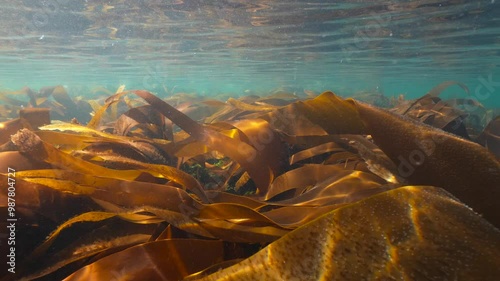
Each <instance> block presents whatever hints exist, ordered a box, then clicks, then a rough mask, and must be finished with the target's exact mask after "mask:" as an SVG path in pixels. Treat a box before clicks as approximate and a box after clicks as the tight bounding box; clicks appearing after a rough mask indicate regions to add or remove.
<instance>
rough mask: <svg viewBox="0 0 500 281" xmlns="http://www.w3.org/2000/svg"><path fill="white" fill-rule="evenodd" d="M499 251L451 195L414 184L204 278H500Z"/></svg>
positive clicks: (486, 227)
mask: <svg viewBox="0 0 500 281" xmlns="http://www.w3.org/2000/svg"><path fill="white" fill-rule="evenodd" d="M471 226H474V227H471ZM499 251H500V234H499V232H498V230H497V229H495V228H494V227H493V226H491V225H490V224H489V223H487V222H486V221H485V220H483V219H482V218H481V217H480V216H478V215H477V214H475V213H474V212H472V211H471V210H470V209H469V208H467V207H466V206H464V205H463V204H460V203H459V202H457V201H455V200H454V199H452V198H451V197H450V196H449V194H448V193H447V192H444V191H443V190H441V189H439V188H434V187H423V186H422V187H415V186H407V187H402V188H398V189H395V190H392V191H388V192H384V193H382V194H379V195H376V196H373V197H370V198H368V199H365V200H363V201H360V202H358V203H355V204H351V205H348V206H345V207H342V208H339V209H337V210H334V211H332V212H330V213H328V214H326V215H324V216H322V217H320V218H318V219H317V220H314V221H312V222H310V223H309V224H306V225H304V226H302V227H301V228H299V229H297V230H295V231H293V232H291V233H289V234H287V235H285V236H284V237H282V238H281V239H279V240H277V241H275V242H274V243H272V244H270V245H269V246H267V247H266V248H264V249H262V250H261V251H259V252H258V253H257V254H255V255H253V256H252V257H250V258H248V259H246V260H244V261H242V262H240V263H238V264H236V265H234V266H231V267H228V268H226V269H223V270H221V271H218V272H216V273H213V274H211V275H209V276H207V277H205V278H201V279H199V280H201V281H209V280H238V281H242V280H301V281H307V280H311V281H312V280H337V279H338V280H367V279H374V280H375V279H376V280H389V279H396V280H398V279H412V280H426V279H429V280H430V279H432V280H447V279H450V278H455V279H458V280H482V279H484V280H496V279H499V278H500V267H499V266H498V265H499V264H500V258H499V256H498V252H499Z"/></svg>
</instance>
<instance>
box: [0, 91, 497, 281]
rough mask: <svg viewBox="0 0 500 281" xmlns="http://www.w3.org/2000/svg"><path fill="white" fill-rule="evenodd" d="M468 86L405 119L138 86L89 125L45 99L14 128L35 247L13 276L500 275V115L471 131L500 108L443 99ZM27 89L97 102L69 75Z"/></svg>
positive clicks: (4, 148) (0, 174) (351, 107)
mask: <svg viewBox="0 0 500 281" xmlns="http://www.w3.org/2000/svg"><path fill="white" fill-rule="evenodd" d="M457 83H458V82H452V81H450V82H445V83H443V84H441V85H439V86H438V87H436V88H435V89H433V90H431V91H430V92H429V93H428V95H426V96H425V97H424V98H422V99H419V100H418V101H416V102H413V104H412V105H409V104H407V105H406V107H404V110H406V111H407V113H406V114H405V116H403V115H402V114H395V113H391V112H390V110H385V109H381V108H377V107H374V106H370V105H368V104H366V103H363V102H359V101H356V100H353V99H342V98H340V97H338V96H336V95H335V94H333V93H332V92H324V93H323V94H321V95H316V94H314V93H312V92H308V95H309V99H303V100H302V99H300V98H299V96H297V95H295V94H293V93H290V92H286V91H284V90H282V89H281V90H278V91H276V92H275V93H274V94H273V96H269V97H262V96H261V95H260V94H259V93H257V92H255V93H254V94H252V95H247V96H242V97H239V98H229V100H228V101H227V102H223V101H222V100H221V101H218V100H210V99H206V98H204V97H202V96H199V95H195V94H191V93H177V94H173V93H172V95H171V96H170V97H169V98H166V99H164V100H162V99H160V98H159V97H157V96H155V95H154V94H152V93H150V92H147V91H142V90H136V91H123V88H122V89H119V90H118V91H117V93H115V94H114V95H111V96H110V97H109V98H108V99H107V100H106V101H104V99H98V100H91V101H89V102H88V103H87V104H90V105H92V106H93V110H94V111H95V114H94V119H93V120H92V121H91V123H90V125H88V126H84V125H80V124H78V122H77V121H72V122H71V123H64V122H52V123H51V124H48V125H45V124H46V123H49V122H50V119H48V110H44V111H43V110H42V111H39V108H35V109H36V110H32V111H30V110H31V109H29V108H27V111H26V112H22V113H21V116H20V118H18V119H15V120H12V121H7V122H4V123H0V133H1V134H0V138H2V137H3V139H1V140H2V142H3V143H2V145H1V146H0V167H3V168H2V169H1V170H2V171H0V182H1V184H0V185H1V186H2V188H0V198H3V199H4V200H0V210H1V211H2V212H4V213H7V212H8V210H9V205H8V204H7V202H8V201H7V197H9V196H11V195H12V194H11V195H9V194H10V193H9V192H12V191H11V190H12V187H11V185H12V183H11V182H12V174H9V173H8V170H9V168H10V169H15V170H16V172H15V177H16V178H15V189H16V190H15V196H16V209H15V210H16V214H17V215H18V217H19V218H22V220H18V221H17V224H16V238H17V241H23V243H22V245H21V243H19V244H20V245H16V246H18V247H16V258H18V260H16V264H17V265H18V268H16V269H18V273H16V274H15V275H6V276H4V277H0V280H2V281H3V280H32V279H42V280H62V279H64V278H66V280H83V279H96V280H111V279H141V280H182V279H184V278H187V280H196V279H199V278H202V280H221V278H222V279H224V280H226V279H227V280H256V279H259V280H290V279H293V278H296V279H300V280H318V279H328V280H329V279H335V278H337V279H348V277H350V276H353V278H354V279H356V280H357V279H387V278H396V279H397V278H403V279H404V278H407V279H432V278H440V279H447V278H449V277H450V276H457V277H459V278H462V279H478V278H479V279H481V278H483V277H484V276H486V274H488V277H491V276H493V277H494V278H496V277H497V275H500V274H499V273H498V266H497V264H498V263H499V260H498V256H500V255H499V254H498V253H499V251H500V245H499V243H498V241H500V239H499V236H498V231H497V230H496V228H494V227H498V226H499V225H500V217H499V216H498V214H499V213H500V210H499V209H498V207H497V206H498V204H496V203H497V202H498V200H499V198H500V194H499V192H500V191H499V188H498V182H500V164H499V162H498V159H497V158H495V156H493V155H492V154H491V152H494V153H495V151H497V150H498V149H496V143H498V142H497V141H496V140H497V139H498V135H499V134H498V129H497V127H498V126H497V125H498V124H499V122H498V120H499V119H498V117H497V118H496V119H494V120H493V121H491V123H490V124H489V125H488V126H487V128H486V129H485V130H484V131H483V133H482V134H481V135H480V136H479V137H478V138H477V141H478V142H479V143H480V144H481V145H483V146H484V147H483V146H480V145H478V144H475V143H473V142H471V141H468V140H466V139H464V138H460V137H457V136H456V134H458V135H461V133H460V132H461V131H460V130H459V129H463V128H465V129H467V133H468V132H471V130H470V128H471V126H472V127H473V128H474V130H476V131H477V132H479V131H481V130H479V131H478V129H479V128H482V126H484V125H485V124H486V123H487V120H490V119H492V113H491V112H492V111H488V110H486V109H484V107H482V105H481V104H480V103H478V102H470V101H467V100H466V99H463V100H450V101H444V100H442V99H441V98H439V93H440V92H441V91H443V90H444V89H445V88H446V87H449V86H451V85H454V84H457ZM458 85H459V86H461V87H463V88H464V85H463V84H459V83H458ZM169 90H170V89H169ZM170 92H171V90H170ZM127 94H134V95H135V96H137V97H134V95H127ZM247 94H250V92H249V93H247ZM257 94H258V95H257ZM19 95H25V96H28V99H30V102H31V101H32V102H33V103H34V104H35V105H38V106H42V105H44V104H50V105H51V106H50V107H49V108H52V109H54V108H55V109H57V110H60V111H61V113H62V114H66V112H65V110H66V109H68V108H71V107H75V106H76V107H78V106H79V105H78V101H79V100H78V99H71V98H70V97H69V95H68V93H67V92H66V89H65V88H64V87H60V86H58V87H48V88H43V89H41V90H40V91H39V92H35V91H27V90H25V91H24V92H23V93H20V94H19ZM222 97H224V96H223V95H221V96H219V98H222ZM369 97H372V96H369ZM0 98H1V97H0ZM225 99H228V97H227V96H226V97H225ZM103 101H104V103H103ZM384 102H385V100H384ZM403 103H404V102H403V101H401V104H400V105H399V106H400V107H398V108H399V110H401V109H402V108H403V105H402V104H403ZM101 104H104V105H103V106H101ZM4 108H5V110H7V112H4V114H3V115H1V116H6V117H5V118H13V117H16V116H11V114H12V111H13V110H16V106H15V105H9V107H4ZM474 108H476V109H477V110H474ZM0 110H2V107H0ZM89 111H91V109H89V110H88V111H87V112H86V113H87V114H88V112H89ZM57 114H59V113H57ZM61 116H63V115H61ZM64 116H68V115H64ZM64 116H63V117H64ZM471 117H473V118H475V119H477V121H478V122H477V124H476V123H474V122H475V121H474V122H472V121H473V120H472V119H471V120H470V122H469V121H467V120H468V119H469V118H471ZM63 120H64V119H63ZM457 120H458V121H464V122H465V123H464V122H458V123H457V122H456V121H457ZM468 122H469V123H468ZM455 124H459V125H460V126H461V127H460V126H458V127H455ZM474 124H476V125H474ZM479 124H480V125H479ZM429 125H431V126H429ZM435 127H438V128H435ZM457 128H458V129H457ZM442 129H444V130H448V131H449V132H453V134H450V133H446V132H444V131H443V130H442ZM454 134H455V135H454ZM476 135H477V134H475V135H474V134H471V137H473V138H472V139H474V140H475V139H476V137H475V136H476ZM485 147H486V148H485ZM487 149H490V151H488V150H487ZM471 167H474V169H471ZM402 185H409V186H405V187H401V186H402ZM417 185H419V186H417ZM423 185H425V186H423ZM9 188H10V190H9ZM447 191H448V192H450V193H451V194H449V193H448V192H447ZM454 196H456V198H458V199H455V197H454ZM458 200H461V201H462V202H464V203H461V202H459V201H458ZM2 202H3V203H2ZM464 204H467V205H469V206H470V207H472V209H473V211H475V212H478V213H479V214H480V215H481V216H482V217H480V216H478V215H477V214H476V213H474V212H473V211H471V209H470V208H468V207H466V206H465V205H464ZM485 219H486V220H485ZM491 224H493V226H492V225H491ZM3 226H4V227H6V225H5V223H4V224H3ZM3 241H4V240H2V241H0V242H2V243H3ZM360 256H362V258H360ZM424 257H425V259H424ZM477 257H480V258H477ZM332 260H334V261H335V262H334V263H333V262H332ZM422 261H423V262H422ZM463 264H467V265H470V266H468V267H466V268H465V269H464V267H463V266H460V265H463ZM219 270H221V271H219ZM23 278H24V279H23ZM204 278H206V279H204ZM245 278H246V279H245ZM497 279H498V278H497Z"/></svg>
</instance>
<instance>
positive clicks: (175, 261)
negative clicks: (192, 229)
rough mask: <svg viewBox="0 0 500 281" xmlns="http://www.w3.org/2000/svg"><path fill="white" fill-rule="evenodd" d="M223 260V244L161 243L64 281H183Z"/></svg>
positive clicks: (116, 256)
mask: <svg viewBox="0 0 500 281" xmlns="http://www.w3.org/2000/svg"><path fill="white" fill-rule="evenodd" d="M223 258H224V248H223V244H222V242H221V241H209V240H198V239H172V240H160V241H155V242H150V243H145V244H141V245H137V246H134V247H131V248H129V249H126V250H124V251H122V252H118V253H115V254H113V255H110V256H107V257H104V258H102V259H100V260H99V261H97V262H95V263H92V264H90V265H88V266H86V267H83V268H82V269H80V270H78V271H76V272H75V273H74V274H72V275H70V276H69V277H67V278H65V279H64V280H65V281H76V280H172V281H173V280H182V279H183V278H184V277H186V276H187V275H189V274H192V273H194V272H197V271H200V270H202V269H205V268H207V267H209V266H212V265H214V264H216V263H219V262H222V261H223Z"/></svg>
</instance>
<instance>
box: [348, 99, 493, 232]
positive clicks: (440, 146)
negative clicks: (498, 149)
mask: <svg viewBox="0 0 500 281" xmlns="http://www.w3.org/2000/svg"><path fill="white" fill-rule="evenodd" d="M356 107H357V109H358V111H359V113H360V115H361V118H362V120H363V122H364V123H365V125H366V127H367V130H368V131H369V133H370V134H371V135H372V137H373V139H374V140H375V143H376V144H377V145H378V146H379V147H380V148H381V149H382V150H383V151H384V153H385V154H386V155H387V156H389V158H391V160H392V161H393V162H394V163H395V164H396V166H397V168H398V173H399V176H401V177H403V178H405V179H406V180H408V182H409V183H411V184H425V185H434V186H439V187H442V188H444V189H446V190H447V191H449V192H451V193H452V194H453V195H455V196H457V197H458V198H459V199H460V200H462V201H463V202H464V203H465V204H467V205H469V206H471V207H472V208H473V209H474V210H475V211H476V212H478V213H480V214H481V215H483V216H484V218H486V219H487V220H489V221H490V222H491V223H493V224H494V225H496V226H500V205H499V204H498V199H499V198H500V185H499V183H500V162H499V161H498V160H497V159H495V157H494V156H493V155H492V154H491V153H490V152H488V151H487V150H486V149H485V148H484V147H482V146H480V145H478V144H476V143H473V142H470V141H467V140H464V139H462V138H459V137H456V136H454V135H452V134H449V133H446V132H443V131H442V130H439V129H436V128H433V127H430V126H427V125H425V124H422V123H419V122H415V121H413V120H411V119H409V118H404V117H402V116H399V115H396V114H393V113H390V112H388V111H385V110H382V109H379V108H375V107H372V106H369V105H366V104H362V103H356ZM471 167H474V169H471Z"/></svg>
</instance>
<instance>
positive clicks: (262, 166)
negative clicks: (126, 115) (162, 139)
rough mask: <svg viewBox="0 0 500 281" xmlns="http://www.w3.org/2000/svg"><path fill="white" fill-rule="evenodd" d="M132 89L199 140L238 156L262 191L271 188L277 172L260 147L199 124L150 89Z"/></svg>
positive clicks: (220, 150)
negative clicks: (274, 171) (259, 149)
mask: <svg viewBox="0 0 500 281" xmlns="http://www.w3.org/2000/svg"><path fill="white" fill-rule="evenodd" d="M132 92H133V93H135V94H136V95H138V96H140V97H141V98H143V99H144V100H146V101H147V102H148V103H149V104H151V105H152V106H153V107H154V108H155V109H156V110H158V111H159V112H161V113H162V114H163V115H164V116H165V117H167V118H169V119H170V120H172V122H174V123H175V124H176V125H177V126H179V127H180V128H181V129H183V130H184V131H186V132H187V133H188V134H190V135H191V136H192V137H194V138H195V139H196V140H198V141H200V142H202V143H205V144H206V145H207V146H208V147H210V148H212V149H214V150H217V151H219V152H221V153H223V154H224V155H226V156H228V157H230V158H232V159H234V160H235V161H236V162H238V163H239V164H240V165H241V166H242V167H243V168H245V170H246V171H247V172H248V173H249V174H250V176H251V177H252V180H253V181H254V182H255V184H256V185H257V188H258V189H259V190H260V191H261V192H265V191H266V190H267V188H268V187H269V184H270V183H271V181H272V179H273V177H274V175H273V174H272V171H271V169H270V167H269V165H268V163H267V162H266V158H265V157H264V155H263V154H262V153H261V152H260V151H258V150H256V149H255V148H253V147H252V146H251V145H249V144H247V143H245V142H242V141H238V140H236V139H233V138H230V137H227V136H225V135H223V134H221V133H219V132H217V131H214V130H210V129H208V128H206V127H204V126H202V125H200V124H198V123H197V122H195V121H194V120H192V119H190V118H189V117H187V116H186V115H184V114H183V113H182V112H180V111H178V110H177V109H175V108H174V107H172V106H170V105H169V104H167V103H165V102H164V101H162V100H161V99H159V98H157V97H156V96H154V95H153V94H151V93H149V92H147V91H140V90H137V91H132Z"/></svg>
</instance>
